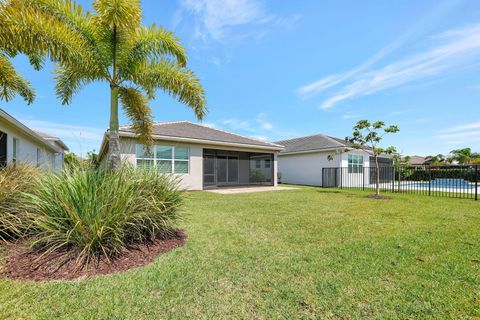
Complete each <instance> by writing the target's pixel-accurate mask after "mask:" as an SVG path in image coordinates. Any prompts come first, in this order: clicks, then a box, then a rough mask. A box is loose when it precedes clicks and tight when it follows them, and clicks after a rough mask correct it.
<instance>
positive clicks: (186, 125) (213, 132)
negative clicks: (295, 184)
mask: <svg viewBox="0 0 480 320" xmlns="http://www.w3.org/2000/svg"><path fill="white" fill-rule="evenodd" d="M119 131H120V134H121V133H122V132H128V133H134V130H133V129H132V128H131V127H130V126H121V127H120V130H119ZM153 135H158V136H167V137H172V138H175V137H178V138H189V139H198V140H208V141H216V142H225V143H235V144H245V145H253V146H260V147H268V148H278V149H279V150H280V149H281V148H282V146H279V145H277V144H273V143H270V142H266V141H261V140H257V139H254V138H249V137H244V136H240V135H238V134H234V133H230V132H226V131H223V130H219V129H214V128H210V127H207V126H203V125H200V124H196V123H192V122H189V121H178V122H157V123H155V124H154V125H153Z"/></svg>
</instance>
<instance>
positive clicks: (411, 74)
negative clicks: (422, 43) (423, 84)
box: [320, 24, 480, 109]
mask: <svg viewBox="0 0 480 320" xmlns="http://www.w3.org/2000/svg"><path fill="white" fill-rule="evenodd" d="M432 39H435V41H437V42H438V43H436V44H435V45H433V46H431V47H430V48H429V49H427V50H426V51H424V52H420V53H417V54H414V55H411V56H408V57H406V58H403V59H401V60H398V61H395V62H393V63H390V64H388V65H386V66H385V67H383V68H379V69H376V70H373V71H365V72H360V73H359V74H357V75H355V77H354V79H352V81H350V82H348V83H347V84H346V85H344V86H343V87H342V88H340V90H339V91H338V92H337V93H335V94H333V95H331V96H330V97H329V98H327V99H326V100H325V101H324V102H323V103H322V104H321V106H320V108H321V109H328V108H332V107H333V106H334V105H336V104H337V103H339V102H341V101H344V100H347V99H352V98H355V97H359V96H365V95H370V94H373V93H375V92H378V91H382V90H385V89H388V88H393V87H397V86H400V85H404V84H407V83H411V82H414V81H417V80H421V79H426V78H431V77H440V76H444V75H448V74H450V73H451V72H454V71H455V69H458V68H460V67H466V66H472V65H475V64H476V63H478V62H479V61H480V24H477V25H473V26H470V27H467V28H462V29H455V30H449V31H447V32H444V33H442V34H440V35H438V36H436V37H434V38H432ZM330 77H331V76H330ZM325 79H328V77H327V78H325ZM325 79H324V80H325ZM326 85H330V83H327V84H325V83H324V84H323V87H325V86H326ZM335 85H336V84H335Z"/></svg>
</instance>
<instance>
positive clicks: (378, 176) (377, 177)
mask: <svg viewBox="0 0 480 320" xmlns="http://www.w3.org/2000/svg"><path fill="white" fill-rule="evenodd" d="M374 157H375V167H376V170H377V174H376V177H375V178H376V181H375V182H376V183H375V195H376V196H379V195H380V166H379V165H378V156H377V155H376V154H375V155H374Z"/></svg>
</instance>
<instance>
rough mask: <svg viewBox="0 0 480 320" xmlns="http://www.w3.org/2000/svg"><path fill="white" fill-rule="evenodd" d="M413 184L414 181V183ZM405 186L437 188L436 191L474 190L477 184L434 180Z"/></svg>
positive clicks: (451, 180) (458, 180) (454, 180)
mask: <svg viewBox="0 0 480 320" xmlns="http://www.w3.org/2000/svg"><path fill="white" fill-rule="evenodd" d="M412 182H413V181H412ZM404 186H414V187H418V188H425V189H427V188H429V187H431V188H435V189H437V188H438V189H474V188H475V184H474V183H470V182H468V181H465V180H463V179H434V180H432V181H430V182H414V183H406V184H404Z"/></svg>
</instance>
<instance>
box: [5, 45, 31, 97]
mask: <svg viewBox="0 0 480 320" xmlns="http://www.w3.org/2000/svg"><path fill="white" fill-rule="evenodd" d="M17 94H18V95H19V96H21V97H22V98H23V99H24V100H25V101H26V102H27V103H28V104H31V103H32V102H33V100H35V91H34V90H33V88H32V87H31V85H30V82H28V81H27V80H26V79H24V78H23V77H22V76H21V75H20V74H18V73H17V71H16V70H15V68H14V67H13V65H12V64H11V62H10V61H9V60H8V58H7V57H6V56H5V55H3V54H0V99H3V100H5V101H10V100H12V99H13V98H14V97H15V96H16V95H17Z"/></svg>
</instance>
